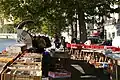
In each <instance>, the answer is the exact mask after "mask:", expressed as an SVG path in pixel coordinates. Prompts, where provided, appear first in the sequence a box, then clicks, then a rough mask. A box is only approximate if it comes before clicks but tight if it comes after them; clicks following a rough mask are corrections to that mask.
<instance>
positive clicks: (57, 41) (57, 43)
mask: <svg viewBox="0 0 120 80" xmlns="http://www.w3.org/2000/svg"><path fill="white" fill-rule="evenodd" d="M54 43H55V47H56V48H57V49H59V48H60V45H61V43H60V39H59V38H58V36H56V37H55V41H54Z"/></svg>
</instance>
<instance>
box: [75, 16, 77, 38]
mask: <svg viewBox="0 0 120 80" xmlns="http://www.w3.org/2000/svg"><path fill="white" fill-rule="evenodd" d="M75 38H77V18H76V19H75Z"/></svg>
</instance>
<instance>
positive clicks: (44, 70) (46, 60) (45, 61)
mask: <svg viewBox="0 0 120 80" xmlns="http://www.w3.org/2000/svg"><path fill="white" fill-rule="evenodd" d="M50 62H51V56H50V54H49V52H48V51H44V52H43V58H42V74H43V76H45V77H48V71H49V67H50Z"/></svg>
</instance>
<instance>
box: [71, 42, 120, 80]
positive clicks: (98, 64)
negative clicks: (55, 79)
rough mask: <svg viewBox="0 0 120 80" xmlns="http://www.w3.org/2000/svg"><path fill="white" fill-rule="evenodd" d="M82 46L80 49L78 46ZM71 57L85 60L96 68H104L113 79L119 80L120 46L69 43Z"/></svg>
mask: <svg viewBox="0 0 120 80" xmlns="http://www.w3.org/2000/svg"><path fill="white" fill-rule="evenodd" d="M78 45H79V46H81V48H80V47H79V48H80V49H79V48H78V47H77V46H78ZM69 49H70V53H69V54H70V55H71V59H74V60H84V61H86V62H88V63H90V64H92V65H94V66H95V68H98V69H100V68H102V70H104V71H106V72H107V73H109V74H110V78H111V79H112V80H119V79H120V78H119V74H120V72H119V71H118V68H119V63H120V48H117V47H113V46H102V45H83V44H76V45H75V44H74V47H73V45H72V44H69Z"/></svg>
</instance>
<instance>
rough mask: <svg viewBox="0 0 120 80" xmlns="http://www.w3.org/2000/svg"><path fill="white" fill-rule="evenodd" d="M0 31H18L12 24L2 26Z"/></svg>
mask: <svg viewBox="0 0 120 80" xmlns="http://www.w3.org/2000/svg"><path fill="white" fill-rule="evenodd" d="M0 33H16V29H15V28H14V26H13V25H12V24H6V25H3V26H2V27H1V28H0Z"/></svg>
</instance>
